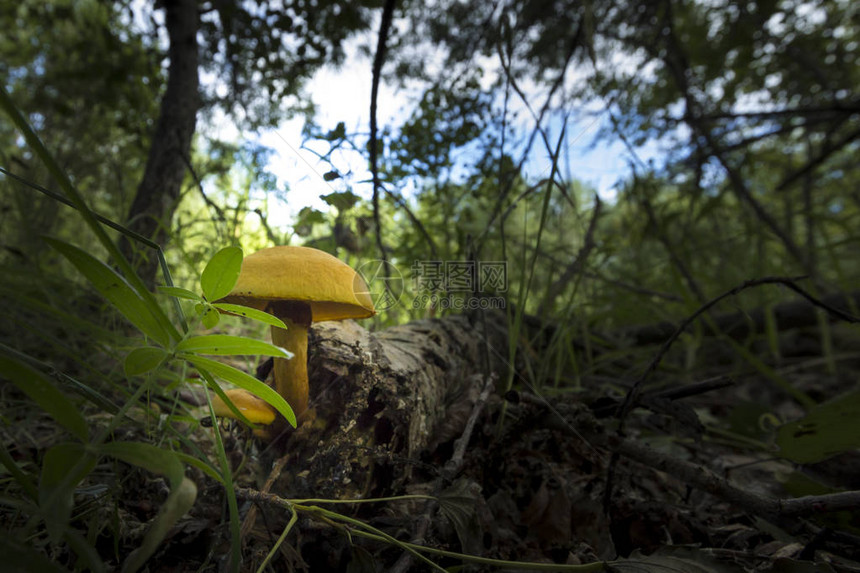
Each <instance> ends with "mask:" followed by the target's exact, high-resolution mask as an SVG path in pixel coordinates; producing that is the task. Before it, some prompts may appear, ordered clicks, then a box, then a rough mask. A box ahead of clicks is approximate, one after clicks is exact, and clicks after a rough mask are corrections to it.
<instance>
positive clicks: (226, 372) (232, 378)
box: [178, 353, 296, 427]
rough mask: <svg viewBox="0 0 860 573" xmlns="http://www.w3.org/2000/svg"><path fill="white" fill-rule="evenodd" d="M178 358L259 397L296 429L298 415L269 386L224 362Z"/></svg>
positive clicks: (196, 358) (183, 354)
mask: <svg viewBox="0 0 860 573" xmlns="http://www.w3.org/2000/svg"><path fill="white" fill-rule="evenodd" d="M178 356H179V357H180V358H184V359H185V360H188V361H189V362H191V363H192V364H193V365H194V366H196V367H197V368H200V369H203V370H208V371H209V372H210V373H212V374H214V375H215V376H218V377H219V378H221V379H223V380H226V381H227V382H231V383H232V384H235V385H236V386H238V387H239V388H244V389H245V390H247V391H249V392H250V393H252V394H254V395H255V396H259V397H260V398H262V399H263V400H265V401H266V402H268V403H269V404H270V405H271V406H272V407H273V408H274V409H276V410H277V411H278V412H280V413H281V415H282V416H283V417H284V418H286V419H287V421H288V422H289V423H290V424H291V425H292V426H293V427H296V415H295V414H294V413H293V409H292V408H291V407H290V405H289V404H287V402H286V401H285V400H284V399H283V398H282V397H281V395H280V394H278V393H277V392H275V391H274V390H273V389H272V388H271V387H270V386H268V385H267V384H265V383H263V382H260V381H259V380H257V379H256V378H254V377H253V376H251V375H250V374H247V373H245V372H242V371H241V370H238V369H236V368H233V367H232V366H228V365H226V364H224V363H222V362H218V361H217V360H212V359H211V358H204V357H202V356H197V355H195V354H185V353H181V354H178Z"/></svg>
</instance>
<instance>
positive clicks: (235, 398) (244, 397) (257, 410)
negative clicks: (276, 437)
mask: <svg viewBox="0 0 860 573" xmlns="http://www.w3.org/2000/svg"><path fill="white" fill-rule="evenodd" d="M224 394H226V395H227V397H228V398H230V401H231V402H233V405H235V406H236V409H237V410H239V411H240V412H242V414H243V415H244V416H245V417H246V418H248V421H249V422H251V423H252V424H264V425H267V426H268V425H269V424H271V423H272V422H274V421H275V416H276V411H275V409H274V408H272V407H271V406H270V405H269V403H268V402H266V401H265V400H263V399H262V398H258V397H257V396H255V395H253V394H251V393H250V392H248V391H247V390H243V389H241V388H232V389H230V390H227V391H225V392H224ZM212 409H213V410H215V415H216V416H221V417H226V418H235V417H236V416H234V415H233V412H232V411H231V410H230V408H229V407H228V406H227V404H225V403H224V401H223V400H222V399H221V397H220V396H213V397H212Z"/></svg>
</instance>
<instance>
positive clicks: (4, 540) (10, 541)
mask: <svg viewBox="0 0 860 573" xmlns="http://www.w3.org/2000/svg"><path fill="white" fill-rule="evenodd" d="M0 554H2V555H3V567H4V568H6V571H44V573H64V572H65V573H68V571H69V570H68V569H65V568H63V567H60V566H59V565H57V564H56V563H54V562H53V561H52V560H50V559H48V558H47V557H46V556H45V554H44V553H42V552H40V551H36V550H35V549H33V548H32V547H27V546H26V545H23V544H21V543H20V542H19V541H18V540H16V539H14V538H13V537H12V536H8V535H4V536H2V537H0Z"/></svg>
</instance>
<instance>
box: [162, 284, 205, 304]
mask: <svg viewBox="0 0 860 573" xmlns="http://www.w3.org/2000/svg"><path fill="white" fill-rule="evenodd" d="M158 292H160V293H161V294H166V295H170V296H175V297H177V298H184V299H188V300H198V301H199V300H203V297H201V296H200V295H199V294H197V293H196V292H194V291H190V290H188V289H185V288H181V287H175V286H160V287H158Z"/></svg>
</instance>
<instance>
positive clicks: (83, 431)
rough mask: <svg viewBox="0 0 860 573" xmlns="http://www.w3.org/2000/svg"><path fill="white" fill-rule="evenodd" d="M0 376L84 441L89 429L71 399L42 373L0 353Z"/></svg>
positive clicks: (87, 436)
mask: <svg viewBox="0 0 860 573" xmlns="http://www.w3.org/2000/svg"><path fill="white" fill-rule="evenodd" d="M0 376H2V377H3V378H6V379H7V380H9V381H10V382H12V383H13V384H14V385H15V386H17V387H18V389H19V390H21V391H22V392H23V393H24V394H26V395H27V396H28V397H29V398H30V399H31V400H33V401H34V402H35V403H36V404H38V405H39V407H40V408H42V410H44V411H45V412H47V413H48V414H49V415H50V416H51V417H52V418H53V419H54V420H56V422H57V423H58V424H60V425H61V426H63V427H64V428H66V429H67V430H68V431H69V432H71V433H72V434H73V435H74V436H75V437H76V438H78V439H79V440H81V441H82V442H86V441H87V439H88V438H89V431H88V426H87V422H86V420H84V417H83V416H82V415H81V413H80V412H79V411H78V409H77V408H76V407H75V405H74V404H73V403H72V401H71V400H69V399H68V398H67V397H66V395H65V394H63V393H62V392H61V391H60V389H59V388H57V387H56V386H55V385H54V384H53V383H52V382H51V381H50V380H49V379H48V378H47V377H46V376H45V375H44V374H42V373H41V372H39V371H38V370H35V369H33V368H31V367H30V366H28V365H26V364H24V363H23V362H19V361H18V360H14V359H12V358H8V357H6V356H0Z"/></svg>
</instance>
